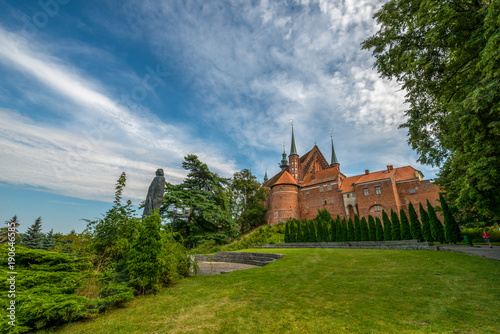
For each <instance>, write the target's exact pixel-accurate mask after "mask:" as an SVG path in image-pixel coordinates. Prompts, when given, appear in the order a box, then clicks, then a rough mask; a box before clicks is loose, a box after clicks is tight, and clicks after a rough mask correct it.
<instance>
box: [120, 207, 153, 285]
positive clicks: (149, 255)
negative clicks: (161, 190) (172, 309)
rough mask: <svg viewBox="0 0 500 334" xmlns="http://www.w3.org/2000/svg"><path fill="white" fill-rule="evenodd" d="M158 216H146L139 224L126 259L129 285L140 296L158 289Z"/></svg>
mask: <svg viewBox="0 0 500 334" xmlns="http://www.w3.org/2000/svg"><path fill="white" fill-rule="evenodd" d="M160 223H161V219H160V215H159V214H158V213H154V214H152V215H151V216H146V217H145V218H144V220H143V223H142V224H141V229H140V232H139V237H138V238H136V239H135V242H134V243H133V245H132V247H131V249H130V252H129V253H128V259H127V270H128V274H129V275H130V278H131V279H130V284H132V286H134V287H135V288H136V290H137V291H138V292H140V293H142V294H146V293H149V292H157V291H158V290H159V289H160V286H161V285H160V278H161V273H162V267H161V253H162V242H161V236H160Z"/></svg>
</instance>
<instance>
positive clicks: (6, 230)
mask: <svg viewBox="0 0 500 334" xmlns="http://www.w3.org/2000/svg"><path fill="white" fill-rule="evenodd" d="M5 225H7V227H2V229H1V230H0V243H1V244H6V243H8V242H9V241H10V240H9V234H12V233H14V235H11V236H10V237H11V238H14V239H15V243H16V244H19V243H21V241H22V240H21V236H20V235H19V233H18V229H17V227H18V226H19V225H20V224H19V223H18V222H17V215H14V217H12V219H11V220H7V221H6V222H5Z"/></svg>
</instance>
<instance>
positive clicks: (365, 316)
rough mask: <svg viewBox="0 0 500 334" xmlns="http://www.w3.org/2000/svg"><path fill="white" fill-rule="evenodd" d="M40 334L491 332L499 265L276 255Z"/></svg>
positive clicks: (339, 252)
mask: <svg viewBox="0 0 500 334" xmlns="http://www.w3.org/2000/svg"><path fill="white" fill-rule="evenodd" d="M249 251H258V252H273V251H275V252H280V253H283V254H285V257H284V258H283V259H281V260H279V261H277V262H274V263H271V264H269V265H267V266H265V267H262V268H253V269H248V270H241V271H235V272H232V273H229V274H223V275H218V276H198V277H192V278H188V279H184V280H183V281H181V282H180V283H178V284H177V285H176V286H174V287H172V288H169V289H164V290H162V291H161V292H160V293H158V294H157V295H154V296H144V297H139V298H136V299H135V300H134V301H132V302H130V303H129V304H127V306H126V307H124V308H121V309H116V310H111V311H109V312H107V313H106V314H104V315H101V316H99V317H97V318H96V319H93V320H89V321H86V322H79V323H74V324H68V325H65V326H63V327H61V328H58V329H57V330H56V329H54V330H47V331H42V333H53V332H57V333H72V334H73V333H85V334H88V333H500V262H499V261H495V260H489V259H484V258H479V257H473V256H469V255H464V254H459V253H451V252H433V251H394V250H346V249H280V250H269V249H267V250H249Z"/></svg>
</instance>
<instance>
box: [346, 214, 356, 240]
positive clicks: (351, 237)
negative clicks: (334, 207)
mask: <svg viewBox="0 0 500 334" xmlns="http://www.w3.org/2000/svg"><path fill="white" fill-rule="evenodd" d="M346 241H354V224H353V223H352V219H351V217H349V221H348V222H347V240H346Z"/></svg>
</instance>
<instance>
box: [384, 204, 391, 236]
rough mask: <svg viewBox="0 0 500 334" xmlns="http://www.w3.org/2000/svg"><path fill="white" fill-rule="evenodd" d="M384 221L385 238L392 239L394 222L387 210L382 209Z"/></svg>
mask: <svg viewBox="0 0 500 334" xmlns="http://www.w3.org/2000/svg"><path fill="white" fill-rule="evenodd" d="M382 222H383V223H384V240H385V241H390V240H392V224H391V220H390V219H389V216H388V215H387V212H385V210H382Z"/></svg>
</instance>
